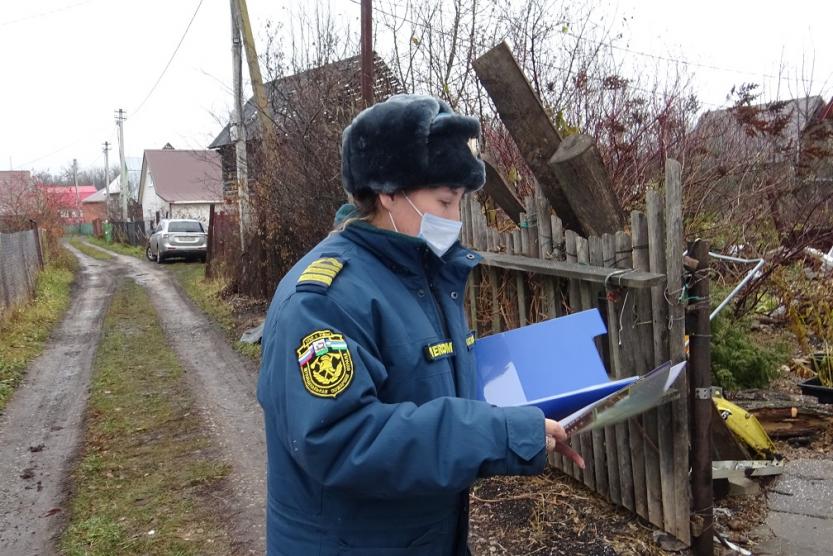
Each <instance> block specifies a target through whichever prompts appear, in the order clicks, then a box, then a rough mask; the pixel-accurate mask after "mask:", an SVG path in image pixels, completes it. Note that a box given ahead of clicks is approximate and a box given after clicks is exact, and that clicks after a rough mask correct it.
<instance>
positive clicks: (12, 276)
mask: <svg viewBox="0 0 833 556" xmlns="http://www.w3.org/2000/svg"><path fill="white" fill-rule="evenodd" d="M42 260H43V256H42V253H41V252H40V241H39V238H38V230H37V229H31V230H24V231H21V232H13V233H0V316H2V315H3V314H5V313H6V311H8V310H9V309H10V308H12V307H14V306H16V305H18V304H20V303H23V302H24V301H26V300H28V299H29V298H31V297H32V295H34V293H35V284H36V282H37V277H38V272H39V271H40V268H41V264H42V262H41V261H42Z"/></svg>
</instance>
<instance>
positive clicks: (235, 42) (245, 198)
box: [230, 0, 251, 252]
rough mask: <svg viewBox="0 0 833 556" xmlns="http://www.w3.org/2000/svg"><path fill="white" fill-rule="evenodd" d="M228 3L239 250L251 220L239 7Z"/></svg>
mask: <svg viewBox="0 0 833 556" xmlns="http://www.w3.org/2000/svg"><path fill="white" fill-rule="evenodd" d="M230 4H231V57H232V75H233V82H234V110H233V111H232V118H231V139H232V140H233V141H234V151H235V168H236V169H237V209H238V212H239V215H240V216H239V218H238V220H239V221H240V250H241V252H244V251H245V250H246V231H247V230H248V229H249V223H250V221H251V207H250V204H249V177H248V162H247V160H246V123H245V122H244V120H243V96H242V95H243V56H242V47H243V44H242V41H241V40H240V27H241V25H240V6H239V5H238V4H237V0H230Z"/></svg>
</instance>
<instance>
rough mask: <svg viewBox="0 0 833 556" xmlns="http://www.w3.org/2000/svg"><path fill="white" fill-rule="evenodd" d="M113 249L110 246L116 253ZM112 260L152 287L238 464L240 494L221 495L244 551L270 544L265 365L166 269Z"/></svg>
mask: <svg viewBox="0 0 833 556" xmlns="http://www.w3.org/2000/svg"><path fill="white" fill-rule="evenodd" d="M108 253H109V251H108ZM112 254H113V257H114V259H112V260H110V261H105V263H107V264H109V265H111V266H113V267H115V268H118V269H120V272H121V273H124V274H125V275H127V276H128V277H130V278H133V279H134V280H135V281H136V282H137V283H139V284H140V285H142V286H144V287H145V288H147V289H148V292H149V294H150V297H151V300H152V303H153V305H154V308H155V309H156V312H157V314H158V316H159V320H160V321H161V322H162V326H163V327H164V329H165V335H166V337H167V339H168V342H169V343H170V344H171V346H172V347H173V348H174V351H175V352H176V355H177V357H178V358H179V360H180V362H181V363H182V366H183V367H184V368H185V370H186V373H185V375H186V380H187V381H188V384H189V385H190V386H191V388H192V391H193V393H194V399H195V401H196V403H197V405H198V406H199V408H200V412H201V414H202V417H203V420H204V422H205V423H206V426H207V427H208V428H209V430H211V431H212V433H214V436H215V439H216V441H217V444H218V446H219V447H220V448H221V449H222V450H223V453H224V459H225V461H226V462H227V463H229V464H230V465H231V466H232V472H231V473H230V474H229V477H228V479H227V480H228V482H229V486H230V491H231V492H232V495H231V496H232V499H229V500H225V499H222V500H218V501H217V502H218V511H219V512H220V514H221V515H226V516H228V518H229V520H230V523H229V525H230V528H231V530H230V533H231V535H232V537H233V538H235V539H236V541H237V544H236V546H235V549H236V552H237V553H238V554H246V553H249V554H263V553H264V552H265V549H266V548H265V546H266V533H265V520H266V517H265V516H266V509H265V508H266V506H265V504H266V440H265V435H264V428H263V413H262V411H261V409H260V406H259V405H258V403H257V397H256V387H257V365H256V364H255V363H254V362H253V361H252V360H250V359H247V358H246V357H244V356H243V355H242V354H240V353H238V352H237V351H235V350H234V349H233V348H232V347H231V346H230V345H229V343H228V341H227V339H226V337H225V336H224V335H223V333H222V332H221V331H220V330H219V329H218V327H217V326H216V325H215V324H213V323H212V322H211V321H210V320H209V318H208V317H207V316H206V315H205V314H204V313H203V312H202V311H201V310H200V309H199V308H197V307H196V306H195V305H194V304H193V303H192V302H191V301H190V299H189V298H188V297H187V295H186V294H185V293H184V292H183V291H182V290H181V289H180V288H179V287H178V285H177V284H176V281H175V278H174V277H173V276H171V275H170V273H168V272H166V271H165V269H164V267H160V266H157V265H155V264H151V263H149V262H147V261H141V260H138V259H135V258H133V257H128V256H124V255H119V254H116V253H112Z"/></svg>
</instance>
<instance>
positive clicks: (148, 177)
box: [142, 170, 168, 220]
mask: <svg viewBox="0 0 833 556" xmlns="http://www.w3.org/2000/svg"><path fill="white" fill-rule="evenodd" d="M145 172H146V174H145V176H144V178H145V179H144V184H145V185H144V187H145V188H144V190H143V191H142V215H143V216H144V219H145V220H155V219H156V211H159V217H160V218H165V216H166V213H167V212H168V203H167V202H165V200H164V199H163V198H162V197H160V196H159V195H157V194H156V187H155V186H154V184H153V174H151V173H150V172H149V171H147V170H145Z"/></svg>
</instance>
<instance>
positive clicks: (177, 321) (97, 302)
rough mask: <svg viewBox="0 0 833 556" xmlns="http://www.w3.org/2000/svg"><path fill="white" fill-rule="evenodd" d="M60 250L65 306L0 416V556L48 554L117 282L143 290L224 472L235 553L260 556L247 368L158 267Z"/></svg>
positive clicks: (254, 406)
mask: <svg viewBox="0 0 833 556" xmlns="http://www.w3.org/2000/svg"><path fill="white" fill-rule="evenodd" d="M67 248H68V249H69V250H70V251H72V252H73V254H75V256H76V257H77V258H78V259H79V261H80V269H79V272H78V277H77V279H76V284H75V286H74V291H73V299H72V302H71V304H70V307H69V309H68V311H67V314H66V316H65V317H64V319H63V321H62V322H61V324H59V325H58V326H57V327H56V329H55V331H54V332H53V334H52V336H51V337H50V339H49V341H48V343H47V345H46V348H45V349H44V352H43V354H41V356H40V357H38V358H37V359H35V360H34V361H33V362H32V363H31V364H30V365H29V368H28V371H27V374H26V378H25V379H24V381H23V383H22V384H21V385H20V386H19V388H18V390H17V392H16V393H15V395H14V396H13V397H12V399H11V400H10V401H9V404H8V405H7V408H6V411H5V413H4V414H3V415H2V416H0V554H3V555H5V554H15V555H17V554H27V555H46V554H54V553H56V551H57V550H56V543H55V541H56V539H57V536H58V535H59V534H60V533H61V531H62V529H63V526H64V523H65V515H64V514H65V513H66V512H65V508H64V504H65V503H66V498H67V489H66V484H67V481H68V476H69V473H70V472H71V470H72V465H73V464H74V462H75V461H76V455H77V452H78V449H79V446H80V443H81V441H82V439H83V434H84V431H83V415H84V410H85V408H86V404H87V398H88V392H89V382H90V375H91V370H92V366H93V361H94V357H95V352H96V349H97V346H98V343H99V340H100V336H101V324H102V322H103V319H104V314H105V313H106V309H107V307H108V306H109V301H110V299H111V298H112V296H113V294H114V292H115V286H116V282H117V280H118V278H120V277H124V276H126V277H130V278H132V279H134V280H135V281H136V282H137V283H139V284H140V285H142V286H144V287H146V288H147V289H148V291H149V293H150V296H151V299H152V302H153V304H154V308H155V309H156V311H157V313H158V316H159V319H160V321H161V322H162V326H163V327H164V329H165V333H166V337H167V339H168V342H169V343H170V345H171V346H172V347H173V348H174V351H175V353H176V355H177V356H178V358H179V359H180V362H181V363H182V365H183V367H184V368H185V370H186V373H185V375H186V380H187V381H188V384H189V386H190V388H191V389H192V391H193V394H194V398H195V400H196V404H197V406H198V408H199V411H200V414H201V417H202V418H203V421H204V422H205V424H206V427H207V428H208V429H209V430H210V431H211V432H212V433H213V435H214V437H215V440H216V443H217V445H218V446H219V447H220V448H221V449H222V451H223V460H224V461H225V462H227V463H229V464H230V465H231V466H232V472H231V473H230V475H229V477H228V478H227V481H228V486H229V488H228V489H226V490H224V491H223V492H230V493H231V494H228V495H226V496H227V497H224V498H219V497H218V498H217V500H216V502H217V504H216V507H217V512H218V513H219V514H220V515H221V516H223V518H224V519H225V520H226V523H227V524H228V527H229V533H230V534H231V536H232V537H233V538H234V539H235V540H236V543H235V553H236V554H263V553H264V551H265V499H266V481H265V478H266V443H265V438H264V432H263V417H262V413H261V410H260V406H259V405H258V403H257V398H256V385H257V368H256V365H255V363H254V362H253V361H251V360H249V359H247V358H245V357H244V356H242V355H241V354H239V353H238V352H236V351H235V350H234V349H233V348H232V347H231V346H230V345H229V344H228V342H227V340H226V338H225V337H224V336H223V334H222V333H221V332H220V331H219V330H218V329H217V327H216V326H215V325H214V324H213V323H212V322H211V321H210V320H209V319H208V317H206V316H205V314H204V313H202V311H200V310H199V309H198V308H197V307H195V306H194V305H193V304H192V303H191V301H190V300H189V299H188V298H187V296H186V295H185V294H184V293H183V292H182V291H181V290H180V289H179V288H178V286H177V285H176V283H175V280H174V278H173V277H172V276H170V275H169V274H168V273H167V272H165V270H164V268H159V267H156V266H155V265H151V264H149V263H146V262H144V261H140V260H137V259H134V258H132V257H126V256H123V255H118V254H115V253H112V254H113V257H114V258H113V259H112V260H108V261H98V260H95V259H92V258H90V257H87V256H86V255H83V254H81V253H80V252H79V251H77V250H75V249H73V248H72V247H67ZM108 253H109V251H108ZM137 356H139V357H140V356H141V354H137Z"/></svg>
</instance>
